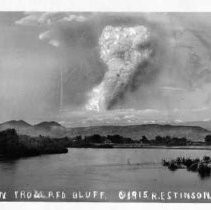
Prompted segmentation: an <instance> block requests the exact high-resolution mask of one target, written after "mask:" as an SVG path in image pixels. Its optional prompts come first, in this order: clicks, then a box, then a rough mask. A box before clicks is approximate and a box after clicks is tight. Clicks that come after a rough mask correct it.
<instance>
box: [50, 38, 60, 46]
mask: <svg viewBox="0 0 211 210" xmlns="http://www.w3.org/2000/svg"><path fill="white" fill-rule="evenodd" d="M48 43H49V44H50V45H52V46H54V47H59V45H60V43H59V41H58V40H55V39H51V40H50V41H49V42H48Z"/></svg>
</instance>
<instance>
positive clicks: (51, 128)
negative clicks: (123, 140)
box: [0, 120, 211, 141]
mask: <svg viewBox="0 0 211 210" xmlns="http://www.w3.org/2000/svg"><path fill="white" fill-rule="evenodd" d="M8 128H15V129H16V130H17V132H18V133H19V134H26V135H30V136H38V135H43V136H51V137H64V136H68V137H74V136H78V135H81V136H88V135H93V134H99V135H102V136H106V135H115V134H118V135H121V136H123V137H129V138H132V139H134V140H138V139H140V138H141V137H142V136H146V137H147V138H148V139H154V138H155V137H156V136H158V135H159V136H171V137H186V138H187V139H189V140H193V141H204V137H205V136H206V135H208V134H211V131H209V130H208V129H205V128H202V127H200V126H195V125H178V124H174V125H168V124H166V125H163V124H143V125H128V126H112V125H111V126H93V127H77V128H65V127H63V126H62V125H60V124H59V123H57V122H54V121H51V122H41V123H39V124H36V125H30V124H29V123H27V122H25V121H22V120H19V121H15V120H12V121H8V122H5V123H2V124H0V130H5V129H8Z"/></svg>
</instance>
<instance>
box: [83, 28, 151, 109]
mask: <svg viewBox="0 0 211 210" xmlns="http://www.w3.org/2000/svg"><path fill="white" fill-rule="evenodd" d="M149 41H150V33H149V30H148V29H147V28H146V27H145V26H142V25H141V26H135V27H112V26H106V27H105V28H104V30H103V32H102V34H101V37H100V39H99V47H100V57H101V59H102V60H103V61H104V62H105V63H106V65H107V67H108V70H107V72H106V73H105V75H104V78H103V80H102V82H101V83H100V84H99V85H98V86H96V87H94V88H93V90H92V91H91V93H90V95H89V97H90V98H89V100H88V103H87V105H86V108H87V109H88V110H95V111H102V110H107V109H111V108H112V106H113V105H114V104H115V103H116V102H117V101H118V99H119V97H120V96H122V95H124V93H125V91H126V90H127V87H128V86H129V85H130V83H131V82H132V80H133V78H134V76H135V75H136V73H137V71H140V70H141V67H140V66H141V64H143V62H145V61H147V60H148V59H149V58H150V56H151V54H152V53H151V52H152V50H151V48H150V47H149Z"/></svg>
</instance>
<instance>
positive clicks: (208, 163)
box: [162, 156, 211, 178]
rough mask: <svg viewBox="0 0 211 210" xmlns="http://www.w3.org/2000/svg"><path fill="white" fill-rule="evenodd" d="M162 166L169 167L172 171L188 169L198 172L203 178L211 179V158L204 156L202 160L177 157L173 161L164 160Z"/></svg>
mask: <svg viewBox="0 0 211 210" xmlns="http://www.w3.org/2000/svg"><path fill="white" fill-rule="evenodd" d="M162 165H163V166H165V167H168V169H169V170H171V171H176V170H177V169H186V170H187V171H190V172H198V174H199V176H200V177H201V178H205V177H209V176H210V175H211V158H210V157H209V156H204V157H203V158H202V159H199V158H195V159H191V158H185V157H177V158H176V159H172V160H165V159H164V160H162Z"/></svg>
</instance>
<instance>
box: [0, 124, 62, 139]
mask: <svg viewBox="0 0 211 210" xmlns="http://www.w3.org/2000/svg"><path fill="white" fill-rule="evenodd" d="M9 128H14V129H16V131H17V132H18V133H19V134H26V135H30V136H39V135H43V136H51V137H60V136H63V134H65V131H66V129H65V128H64V127H63V126H62V125H60V124H59V123H57V122H54V121H51V122H41V123H39V124H36V125H30V124H29V123H27V122H25V121H23V120H17V121H16V120H11V121H7V122H5V123H2V124H0V130H6V129H9Z"/></svg>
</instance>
